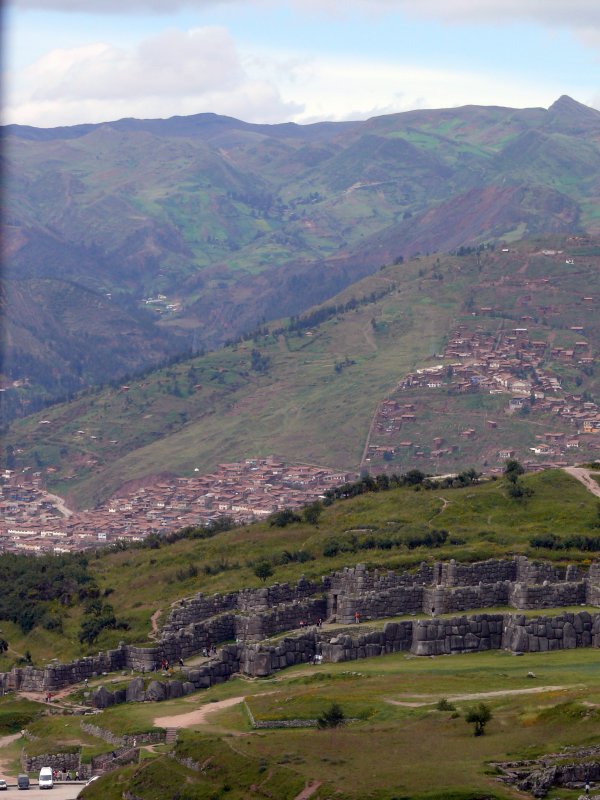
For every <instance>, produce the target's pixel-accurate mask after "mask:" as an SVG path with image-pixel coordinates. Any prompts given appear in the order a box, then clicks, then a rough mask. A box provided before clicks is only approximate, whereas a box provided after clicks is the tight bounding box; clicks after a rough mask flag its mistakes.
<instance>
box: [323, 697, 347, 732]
mask: <svg viewBox="0 0 600 800" xmlns="http://www.w3.org/2000/svg"><path fill="white" fill-rule="evenodd" d="M345 719H346V717H345V715H344V712H343V711H342V707H341V706H340V705H339V704H338V703H332V704H331V705H330V706H329V708H328V709H327V710H326V711H324V712H323V713H322V714H321V716H320V717H318V719H317V725H318V726H319V728H338V727H339V726H340V725H343V724H344V721H345Z"/></svg>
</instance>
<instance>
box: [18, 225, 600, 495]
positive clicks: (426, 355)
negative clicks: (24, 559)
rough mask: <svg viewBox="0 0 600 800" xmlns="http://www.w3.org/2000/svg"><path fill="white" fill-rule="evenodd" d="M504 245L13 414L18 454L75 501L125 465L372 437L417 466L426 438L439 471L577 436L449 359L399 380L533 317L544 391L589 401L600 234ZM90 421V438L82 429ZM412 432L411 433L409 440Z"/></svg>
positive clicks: (298, 451)
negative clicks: (455, 341) (466, 387)
mask: <svg viewBox="0 0 600 800" xmlns="http://www.w3.org/2000/svg"><path fill="white" fill-rule="evenodd" d="M550 247H552V248H555V249H553V250H548V248H550ZM505 249H507V248H496V250H495V251H493V250H483V251H479V252H466V253H465V254H462V255H456V256H445V255H440V256H430V257H427V258H426V257H420V258H415V259H412V260H410V261H407V262H404V263H398V264H396V265H391V266H389V267H385V268H383V269H380V270H378V271H377V273H375V274H374V275H373V276H370V277H368V278H365V279H363V280H362V281H361V282H359V283H357V284H355V285H353V286H352V287H350V288H348V289H347V290H345V292H343V293H342V294H340V295H339V296H337V297H336V298H335V299H334V301H332V302H331V304H325V305H324V306H321V307H318V308H316V309H314V310H312V311H311V312H308V313H307V315H305V316H304V317H300V320H298V319H296V318H294V319H292V320H291V321H289V320H288V321H283V322H281V323H275V324H273V325H272V326H271V327H270V328H264V329H261V331H260V332H258V333H256V334H255V335H254V337H248V338H246V339H245V340H241V341H239V342H238V343H236V344H234V345H230V346H228V347H226V348H223V349H221V350H218V351H215V352H213V353H210V354H208V355H206V356H202V357H198V358H194V359H192V360H189V361H184V362H181V363H179V364H174V365H172V366H170V367H168V368H165V369H163V370H161V371H157V372H154V373H150V374H148V375H147V376H145V377H144V378H142V379H139V380H136V381H130V382H129V388H128V389H127V390H126V391H123V390H122V389H119V388H109V389H105V390H103V391H101V392H97V393H93V394H89V395H87V396H85V397H81V398H79V399H77V400H76V401H75V402H74V403H71V404H67V405H64V406H56V407H54V408H51V409H48V410H47V411H45V412H44V419H45V420H47V423H46V424H45V425H44V426H42V427H40V425H39V417H32V418H31V419H27V420H23V421H20V422H18V423H15V424H14V425H13V426H12V430H11V431H10V434H9V437H8V441H9V442H10V443H11V444H13V445H14V446H15V448H17V450H19V451H21V454H20V456H19V463H20V465H22V466H25V465H34V464H36V465H37V466H38V467H41V468H43V469H44V470H48V469H49V468H50V472H49V473H48V474H47V478H48V481H49V484H50V485H51V486H52V487H53V488H54V489H56V490H58V491H59V492H60V493H66V494H68V495H69V498H70V499H71V501H72V502H74V503H76V504H77V505H79V506H80V507H81V506H85V507H89V506H90V505H93V504H94V503H95V502H97V501H98V500H100V499H103V498H106V497H107V496H109V495H110V494H112V493H113V492H115V491H116V490H117V489H118V488H119V487H120V486H121V485H122V484H124V483H125V482H127V481H129V480H133V479H138V478H144V477H145V476H151V475H155V474H157V473H159V472H163V471H168V472H172V473H175V474H182V475H189V474H192V473H193V470H194V469H195V468H198V469H199V470H200V471H201V472H203V473H205V472H208V471H210V469H212V468H213V467H214V466H215V465H216V464H218V463H220V462H223V461H231V460H238V459H243V458H248V457H254V456H259V455H267V454H269V453H273V452H275V453H277V454H278V455H279V456H281V457H283V458H284V459H286V460H288V461H305V462H310V463H320V464H327V465H330V466H332V467H339V468H344V469H347V470H351V469H357V468H358V466H359V464H361V463H362V462H363V459H364V457H365V453H364V450H365V447H366V446H368V445H373V446H376V447H379V448H380V450H378V451H377V452H378V453H379V456H378V459H379V460H377V459H376V461H377V469H383V468H384V467H385V468H388V469H394V467H395V464H402V466H403V467H406V466H409V462H410V460H411V459H412V460H413V461H414V459H415V457H416V456H415V452H416V451H420V453H421V455H420V456H419V458H421V459H422V460H421V462H420V463H421V464H422V466H423V467H426V468H427V469H430V470H433V471H436V470H440V469H441V470H444V469H447V470H450V471H452V470H454V469H456V467H457V465H461V464H462V465H464V464H465V463H467V462H468V464H469V465H473V466H479V467H482V466H485V465H486V464H487V465H488V466H493V465H495V464H498V463H501V462H502V458H501V457H499V456H498V453H499V452H500V451H501V450H503V449H506V448H509V449H513V450H515V452H517V453H518V457H520V458H522V459H523V458H532V456H531V452H530V448H531V447H532V446H534V445H536V443H537V441H538V440H537V439H536V437H539V436H543V435H545V434H546V433H548V432H550V433H552V432H553V431H554V432H556V433H562V434H563V439H564V437H570V438H572V437H573V436H577V430H578V426H577V425H574V424H573V422H572V421H570V420H569V419H567V418H566V417H565V418H563V417H560V416H557V415H556V413H554V411H555V410H556V409H554V410H552V409H547V410H545V411H543V410H540V411H538V410H537V409H536V408H535V407H534V408H533V409H532V411H531V413H529V412H528V413H524V412H523V413H521V412H519V413H510V414H509V413H507V411H508V402H509V399H510V396H511V395H510V393H507V392H506V390H505V391H504V392H503V393H501V394H500V395H498V394H497V393H494V392H490V391H489V389H488V388H486V389H482V390H481V391H478V392H475V393H472V392H467V393H461V392H460V391H459V390H458V389H457V388H456V386H455V385H454V384H453V383H452V381H451V380H449V379H448V376H447V374H446V373H445V374H444V375H445V376H443V382H444V381H445V382H446V383H445V384H444V385H443V386H442V387H441V388H440V389H436V390H435V391H433V390H430V389H428V388H427V387H426V386H425V387H423V386H422V387H420V388H414V387H413V388H409V389H402V390H399V389H398V387H399V386H400V385H401V384H402V382H403V381H404V380H405V379H406V377H407V375H408V373H413V374H414V372H415V370H416V369H422V368H428V367H435V366H436V365H438V364H440V362H442V363H446V365H447V366H449V365H451V364H452V362H453V361H455V360H456V357H455V356H452V355H448V356H447V359H442V354H443V353H444V348H445V347H447V345H448V342H449V340H450V338H451V336H456V331H457V330H459V326H462V327H461V328H460V330H462V331H463V334H462V335H464V336H465V337H466V336H467V335H471V334H475V333H476V334H477V335H478V336H479V335H481V336H484V335H485V336H487V337H488V338H490V340H491V341H497V342H499V341H500V338H499V337H506V336H507V334H509V333H510V331H511V330H512V329H513V328H518V327H526V328H527V329H528V331H529V333H528V338H529V339H531V340H537V341H541V342H543V343H544V352H545V356H544V362H543V364H541V365H539V366H538V370H541V374H543V375H546V374H547V376H548V379H549V378H552V377H555V378H556V379H557V380H558V382H559V385H560V391H556V392H555V391H554V390H548V392H549V394H548V396H549V397H554V396H555V395H556V397H561V398H562V397H575V396H576V397H578V398H579V400H577V401H575V400H568V401H567V400H565V401H564V403H565V406H566V407H569V405H572V404H573V403H574V402H579V403H583V401H584V399H587V400H588V401H589V402H590V403H591V405H590V406H589V409H590V414H591V415H592V416H593V414H594V413H595V412H594V411H593V408H594V407H595V406H594V405H593V400H594V398H597V397H598V390H599V387H598V377H597V374H596V372H595V370H594V359H595V354H597V352H598V346H599V345H600V327H599V321H598V315H597V313H596V307H595V302H594V297H596V296H599V295H600V248H599V247H598V245H597V243H596V244H595V243H594V242H593V241H591V240H589V241H587V243H585V244H584V243H582V242H581V241H580V240H564V239H560V238H555V239H548V238H545V239H543V240H539V241H534V242H524V243H520V244H519V245H512V246H511V247H510V252H504V250H505ZM567 261H568V262H572V263H566V262H567ZM584 293H585V296H586V297H587V296H589V297H591V298H592V300H591V302H590V301H589V300H584V299H583V298H584ZM503 341H504V339H503ZM576 342H580V344H579V345H577V347H578V348H580V352H581V353H587V354H588V355H587V356H586V358H587V361H585V362H581V361H580V360H579V359H578V358H577V357H575V356H572V357H570V358H568V359H567V360H565V359H564V357H563V356H562V355H561V353H562V350H560V349H559V350H557V349H556V348H557V347H558V348H562V349H566V350H568V349H569V348H573V347H575V343H576ZM584 343H585V348H583V344H584ZM503 346H504V345H503ZM506 346H508V347H509V349H510V348H511V347H512V350H510V352H511V353H513V354H514V355H515V358H517V362H515V364H514V365H513V367H512V369H513V371H514V376H515V377H517V378H518V377H520V376H521V377H525V378H527V377H528V376H529V377H531V374H533V373H532V367H531V363H530V361H528V358H529V356H523V355H522V356H519V355H518V352H519V347H517V346H514V345H511V344H510V337H509V340H508V343H507V345H506ZM572 352H574V351H572ZM491 357H492V358H493V355H492V356H491ZM511 357H512V356H511ZM497 358H500V359H501V360H502V358H504V356H502V357H501V356H497ZM519 358H520V359H522V360H521V361H518V359H519ZM590 359H591V360H590ZM467 361H468V359H467ZM496 371H502V367H501V365H499V366H498V367H497V369H496ZM448 374H449V373H448ZM536 374H537V373H536ZM528 391H529V390H526V392H528ZM385 398H394V400H395V401H396V402H398V403H399V404H400V405H403V404H411V405H413V406H414V408H415V409H416V412H415V414H416V418H415V421H414V422H413V421H412V420H406V421H405V423H404V425H403V427H402V428H401V429H399V431H398V432H397V433H395V434H392V435H388V434H385V432H383V433H378V432H377V430H375V429H374V428H373V424H374V417H375V414H376V412H378V409H379V407H380V404H381V402H382V401H383V400H384V399H385ZM540 403H541V401H540ZM540 408H543V406H540ZM399 413H404V412H399ZM488 419H492V420H496V426H495V428H491V427H490V426H487V422H486V421H487V420H488ZM581 424H582V423H581V422H580V423H579V427H581ZM469 425H471V426H473V425H475V428H476V429H477V430H479V427H481V430H479V434H477V435H476V436H474V438H473V439H472V440H471V439H470V438H464V437H461V432H463V431H464V429H465V428H466V427H468V426H469ZM484 429H485V430H484ZM80 430H84V431H86V432H87V433H88V434H90V435H91V434H93V436H94V438H93V440H92V439H90V437H89V436H86V437H85V439H82V438H81V437H79V436H78V434H77V431H80ZM437 436H439V437H441V438H443V439H444V440H445V441H446V442H447V443H449V444H448V447H449V449H448V452H447V453H445V454H444V455H443V457H440V456H439V455H437V456H436V455H432V453H433V452H434V450H435V449H436V448H435V445H434V444H433V441H434V439H435V438H436V437H437ZM367 437H369V438H367ZM386 437H387V438H386ZM580 438H581V441H580V442H579V445H578V446H579V449H578V450H576V451H573V453H574V454H579V457H580V458H585V457H586V456H587V455H589V457H592V456H593V454H594V452H596V450H597V447H598V441H597V436H595V435H594V434H592V435H586V436H583V437H580ZM405 440H410V441H411V446H410V448H408V449H404V450H403V449H402V448H403V447H404V443H405ZM450 444H451V445H456V447H455V448H454V449H453V450H452V448H450ZM386 448H387V449H388V450H389V451H390V453H391V454H392V456H393V458H392V459H390V460H388V463H387V465H386V463H385V461H381V460H380V459H381V458H382V454H383V452H384V450H385V449H386ZM437 449H438V450H439V446H438V448H437ZM90 460H91V461H92V462H93V463H91V464H90ZM373 465H375V461H374V462H373ZM413 465H414V464H413Z"/></svg>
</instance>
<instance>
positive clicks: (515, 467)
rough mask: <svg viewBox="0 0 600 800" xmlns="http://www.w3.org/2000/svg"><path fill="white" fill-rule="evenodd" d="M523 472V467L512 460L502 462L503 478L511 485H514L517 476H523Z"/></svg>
mask: <svg viewBox="0 0 600 800" xmlns="http://www.w3.org/2000/svg"><path fill="white" fill-rule="evenodd" d="M524 472H525V469H524V467H523V465H522V464H521V463H520V462H519V461H516V460H515V459H514V458H509V459H508V461H505V462H504V477H505V478H506V479H507V480H508V481H510V482H511V483H516V482H517V478H518V477H519V475H523V473H524Z"/></svg>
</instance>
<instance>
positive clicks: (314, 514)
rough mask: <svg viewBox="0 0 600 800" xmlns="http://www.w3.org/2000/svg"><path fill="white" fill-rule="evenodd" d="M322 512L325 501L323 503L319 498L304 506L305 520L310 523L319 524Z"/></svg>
mask: <svg viewBox="0 0 600 800" xmlns="http://www.w3.org/2000/svg"><path fill="white" fill-rule="evenodd" d="M322 513H323V503H321V502H320V501H319V500H315V502H314V503H310V504H309V505H307V506H305V507H304V510H303V512H302V516H303V517H304V521H305V522H308V524H309V525H317V524H318V522H319V517H320V516H321V514H322Z"/></svg>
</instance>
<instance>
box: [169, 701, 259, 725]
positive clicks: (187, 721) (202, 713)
mask: <svg viewBox="0 0 600 800" xmlns="http://www.w3.org/2000/svg"><path fill="white" fill-rule="evenodd" d="M243 700H244V698H243V696H242V697H229V698H228V699H227V700H219V701H218V702H217V703H206V705H204V706H202V707H201V708H197V709H196V710H195V711H190V712H188V713H187V714H177V715H176V716H173V717H156V718H155V720H154V724H155V726H156V727H157V728H191V727H192V726H193V725H200V724H201V723H202V722H206V717H207V716H208V715H209V714H212V713H213V712H215V711H222V710H223V709H224V708H229V707H230V706H235V705H237V704H238V703H241V702H242V701H243Z"/></svg>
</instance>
